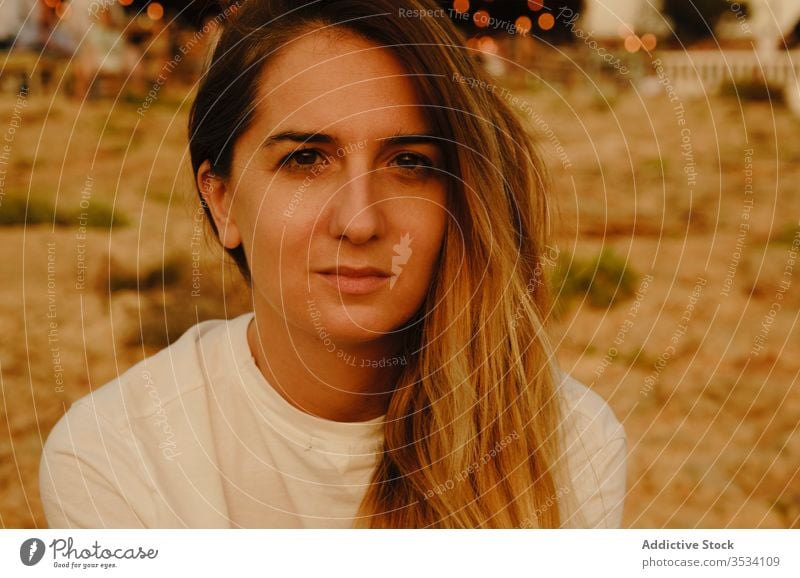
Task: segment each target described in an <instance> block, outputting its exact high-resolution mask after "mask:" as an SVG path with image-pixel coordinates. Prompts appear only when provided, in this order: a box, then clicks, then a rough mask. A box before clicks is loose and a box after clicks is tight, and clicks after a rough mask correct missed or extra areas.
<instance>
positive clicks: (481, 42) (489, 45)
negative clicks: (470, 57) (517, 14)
mask: <svg viewBox="0 0 800 578" xmlns="http://www.w3.org/2000/svg"><path fill="white" fill-rule="evenodd" d="M478 50H480V51H481V52H487V53H489V54H497V42H495V41H494V38H492V37H491V36H482V37H481V38H480V39H478Z"/></svg>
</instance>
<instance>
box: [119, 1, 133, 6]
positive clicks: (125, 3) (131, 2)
mask: <svg viewBox="0 0 800 578" xmlns="http://www.w3.org/2000/svg"><path fill="white" fill-rule="evenodd" d="M119 3H120V5H121V6H130V5H131V4H133V0H119Z"/></svg>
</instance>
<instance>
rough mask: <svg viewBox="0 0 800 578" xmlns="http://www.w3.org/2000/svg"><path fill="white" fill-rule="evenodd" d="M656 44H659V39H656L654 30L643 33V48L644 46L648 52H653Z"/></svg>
mask: <svg viewBox="0 0 800 578" xmlns="http://www.w3.org/2000/svg"><path fill="white" fill-rule="evenodd" d="M656 44H658V40H657V39H656V35H655V34H653V33H652V32H648V33H647V34H643V35H642V48H644V49H645V50H646V51H647V52H652V51H653V50H655V48H656Z"/></svg>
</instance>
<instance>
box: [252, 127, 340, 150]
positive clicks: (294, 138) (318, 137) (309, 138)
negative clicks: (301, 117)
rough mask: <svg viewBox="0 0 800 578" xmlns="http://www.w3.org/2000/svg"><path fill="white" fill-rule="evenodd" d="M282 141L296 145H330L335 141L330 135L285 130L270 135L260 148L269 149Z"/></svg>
mask: <svg viewBox="0 0 800 578" xmlns="http://www.w3.org/2000/svg"><path fill="white" fill-rule="evenodd" d="M283 141H290V142H297V143H308V142H313V143H332V142H335V139H334V138H333V137H332V136H331V135H328V134H324V133H320V132H298V131H294V130H286V131H283V132H279V133H278V134H274V135H272V136H271V137H269V138H268V139H266V140H265V141H264V142H263V144H262V145H261V146H262V148H269V147H271V146H274V145H276V144H278V143H280V142H283Z"/></svg>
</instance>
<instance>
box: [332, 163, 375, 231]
mask: <svg viewBox="0 0 800 578" xmlns="http://www.w3.org/2000/svg"><path fill="white" fill-rule="evenodd" d="M376 177H377V172H376V171H373V170H370V169H366V168H365V169H360V170H358V171H355V172H353V173H351V172H350V171H348V172H347V173H346V175H345V178H346V179H347V180H346V182H344V183H343V184H342V186H341V188H340V189H339V190H338V191H337V192H336V194H335V196H334V198H333V201H332V205H333V214H332V215H331V219H330V221H329V229H330V234H331V235H333V236H334V237H336V238H338V239H343V238H346V239H347V240H349V241H350V242H351V243H353V244H355V245H360V244H363V243H366V242H368V241H370V240H372V239H373V238H377V237H380V236H381V235H383V227H384V222H383V214H382V211H383V206H382V204H381V200H380V198H379V195H378V194H377V191H376V190H375V185H376V183H377V180H378V179H377V178H376Z"/></svg>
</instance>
